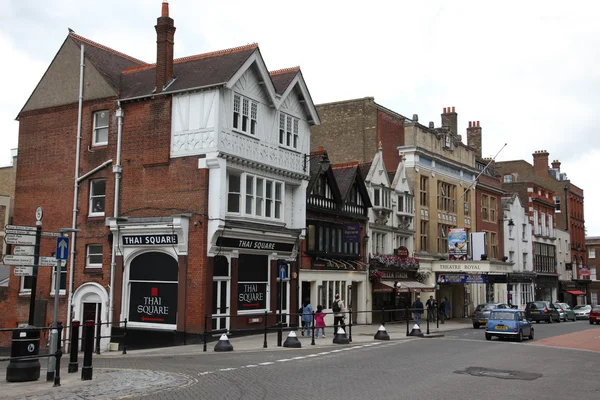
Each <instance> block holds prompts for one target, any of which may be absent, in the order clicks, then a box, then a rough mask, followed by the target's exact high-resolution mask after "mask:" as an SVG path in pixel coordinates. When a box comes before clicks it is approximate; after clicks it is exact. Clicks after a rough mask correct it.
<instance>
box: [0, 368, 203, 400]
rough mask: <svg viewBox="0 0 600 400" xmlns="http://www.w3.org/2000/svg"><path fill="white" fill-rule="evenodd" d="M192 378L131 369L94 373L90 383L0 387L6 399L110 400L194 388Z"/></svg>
mask: <svg viewBox="0 0 600 400" xmlns="http://www.w3.org/2000/svg"><path fill="white" fill-rule="evenodd" d="M197 382H198V380H197V379H196V378H194V377H191V376H188V375H185V374H180V373H172V372H163V371H150V370H133V369H114V368H111V369H104V368H98V369H94V378H93V379H92V380H91V381H82V380H79V376H75V375H68V376H67V377H65V378H63V379H62V382H61V383H62V385H61V386H60V387H52V385H51V384H47V383H46V382H42V381H36V382H23V383H18V384H11V385H2V391H3V393H4V394H5V395H7V396H8V397H3V398H6V399H15V400H16V399H19V400H27V399H31V400H33V399H35V400H54V399H59V398H65V399H66V398H76V399H86V400H92V399H113V398H125V397H130V398H133V397H141V396H147V395H151V394H156V393H161V392H167V391H175V390H178V389H183V388H185V387H189V386H192V385H194V384H196V383H197Z"/></svg>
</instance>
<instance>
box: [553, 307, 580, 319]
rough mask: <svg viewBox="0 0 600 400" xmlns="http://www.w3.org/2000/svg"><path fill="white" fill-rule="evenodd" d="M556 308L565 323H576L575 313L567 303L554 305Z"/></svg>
mask: <svg viewBox="0 0 600 400" xmlns="http://www.w3.org/2000/svg"><path fill="white" fill-rule="evenodd" d="M554 307H556V309H557V310H558V313H559V314H560V319H562V320H563V321H565V322H567V321H575V320H576V318H575V311H573V310H571V307H570V306H569V305H568V304H567V303H554Z"/></svg>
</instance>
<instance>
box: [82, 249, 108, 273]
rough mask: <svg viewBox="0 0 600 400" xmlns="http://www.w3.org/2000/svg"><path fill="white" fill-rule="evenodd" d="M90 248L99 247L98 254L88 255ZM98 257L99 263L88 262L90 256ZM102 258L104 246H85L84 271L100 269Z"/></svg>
mask: <svg viewBox="0 0 600 400" xmlns="http://www.w3.org/2000/svg"><path fill="white" fill-rule="evenodd" d="M92 246H99V247H100V253H93V254H92V253H90V251H91V248H92ZM98 255H99V256H100V263H92V262H90V256H98ZM103 256H104V245H103V244H102V243H89V244H87V245H86V246H85V268H86V269H102V258H103Z"/></svg>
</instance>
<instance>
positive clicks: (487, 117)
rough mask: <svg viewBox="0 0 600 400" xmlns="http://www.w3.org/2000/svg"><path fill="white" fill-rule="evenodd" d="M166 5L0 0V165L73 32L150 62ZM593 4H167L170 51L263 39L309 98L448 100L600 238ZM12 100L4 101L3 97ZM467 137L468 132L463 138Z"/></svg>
mask: <svg viewBox="0 0 600 400" xmlns="http://www.w3.org/2000/svg"><path fill="white" fill-rule="evenodd" d="M160 2H161V1H160V0H128V1H126V2H122V1H116V0H105V1H104V2H103V3H102V4H101V6H100V5H96V4H95V3H94V4H91V3H90V2H81V1H76V0H69V1H66V0H48V1H45V2H43V3H40V2H38V1H34V0H3V1H2V0H0V3H1V4H2V9H3V14H2V15H1V16H0V46H1V47H0V50H2V54H3V55H4V56H5V59H7V60H10V62H8V63H0V73H2V76H12V77H14V79H9V80H8V81H10V82H9V85H11V89H10V93H11V96H9V99H8V100H9V103H8V104H7V103H2V106H3V107H2V108H1V111H0V129H1V132H2V135H1V136H0V164H2V163H6V162H7V160H8V158H9V150H8V149H9V148H10V147H13V146H14V145H16V131H17V124H16V123H15V122H12V120H13V119H14V117H15V116H16V114H17V113H18V111H19V110H20V108H21V107H22V105H23V103H24V101H25V99H26V98H27V97H28V96H29V94H30V92H31V90H32V89H33V87H34V86H35V84H36V83H37V82H38V80H39V78H40V77H41V75H42V73H43V71H44V70H45V68H46V66H47V65H48V63H49V62H50V61H51V59H52V57H53V56H54V54H55V53H56V51H57V50H58V48H59V46H60V44H61V43H62V41H63V40H64V38H65V36H66V34H67V27H70V28H73V29H74V30H75V31H76V32H77V33H78V34H81V35H83V36H85V37H88V38H90V39H92V40H95V41H97V42H100V43H103V44H105V45H107V46H109V47H112V48H115V49H117V50H119V51H123V52H125V53H127V54H130V55H132V56H134V57H137V58H141V59H143V60H144V61H147V62H153V61H154V57H155V31H154V25H155V23H156V18H157V17H158V15H159V12H160ZM599 8H600V4H599V3H597V2H595V1H579V2H575V3H573V4H571V3H568V4H567V3H565V2H559V1H544V2H541V1H529V2H523V1H516V0H507V1H504V2H502V3H490V2H483V1H474V0H463V1H456V0H454V1H450V0H432V1H408V0H399V1H394V2H390V1H382V0H372V1H371V2H368V3H365V2H364V1H340V0H330V1H323V0H320V1H316V0H306V1H304V2H301V3H297V2H296V3H293V2H282V1H274V0H263V1H259V2H248V1H240V0H232V1H227V2H197V1H191V0H171V1H170V9H171V16H172V17H173V18H174V20H175V24H176V26H177V32H176V34H175V56H176V57H181V56H185V55H191V54H197V53H202V52H206V51H213V50H219V49H222V48H228V47H233V46H239V45H244V44H247V43H251V42H258V43H259V45H260V48H261V52H262V54H263V56H264V58H265V60H266V63H267V66H268V67H269V69H272V70H273V69H279V68H284V67H290V66H295V65H300V66H301V67H302V71H303V73H304V76H305V78H306V80H307V83H308V85H309V88H310V90H311V95H312V97H313V100H314V101H315V102H317V103H322V102H329V101H337V100H343V99H348V98H356V97H364V96H374V97H375V100H376V101H377V102H378V103H380V104H382V105H384V106H385V107H388V108H390V109H392V110H394V111H397V112H399V113H400V114H403V115H406V116H408V117H412V115H413V114H419V119H420V121H422V122H425V123H427V122H428V121H435V122H436V124H438V125H439V123H440V113H441V111H442V108H443V107H447V106H455V107H456V110H457V112H458V113H459V130H460V131H462V132H464V129H465V128H466V126H467V122H468V121H470V120H479V121H481V125H482V127H483V134H484V140H483V141H484V143H483V154H484V155H494V154H495V153H496V152H497V151H498V150H499V149H500V148H501V147H502V145H503V144H504V143H508V146H507V147H506V149H505V150H503V152H502V153H501V154H500V156H499V159H501V160H507V159H525V160H527V161H529V162H531V160H532V157H531V154H532V153H533V152H534V151H535V150H540V149H546V150H548V151H549V152H550V158H551V159H559V160H561V161H562V162H563V170H564V171H565V172H567V174H569V176H570V177H571V178H573V180H574V182H575V184H577V185H578V186H580V187H582V188H583V189H584V190H585V191H586V204H588V208H587V209H588V212H587V213H586V215H587V220H586V225H587V227H588V232H590V234H600V216H598V217H595V216H594V214H593V213H592V212H591V211H590V210H591V204H595V203H597V202H599V201H600V193H598V192H597V191H595V190H594V181H593V179H592V178H591V177H589V176H588V175H587V174H586V173H585V172H584V171H586V169H587V168H588V167H589V164H585V163H586V162H587V161H585V160H593V157H594V156H595V155H597V153H596V152H597V151H599V149H600V143H599V141H600V139H597V135H595V132H594V131H595V128H596V126H598V125H599V124H598V123H599V122H600V121H599V117H598V116H597V114H596V113H595V110H596V109H597V107H598V96H597V93H599V92H600V70H599V69H598V68H597V66H598V65H600V53H599V52H597V51H595V50H596V49H598V48H600V25H598V24H597V22H596V20H597V17H596V16H597V15H598V11H599ZM4 101H6V98H5V100H4ZM465 136H466V135H464V134H463V139H464V140H466V138H465Z"/></svg>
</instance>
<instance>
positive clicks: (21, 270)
mask: <svg viewBox="0 0 600 400" xmlns="http://www.w3.org/2000/svg"><path fill="white" fill-rule="evenodd" d="M14 274H15V276H33V267H22V266H15V269H14Z"/></svg>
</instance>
